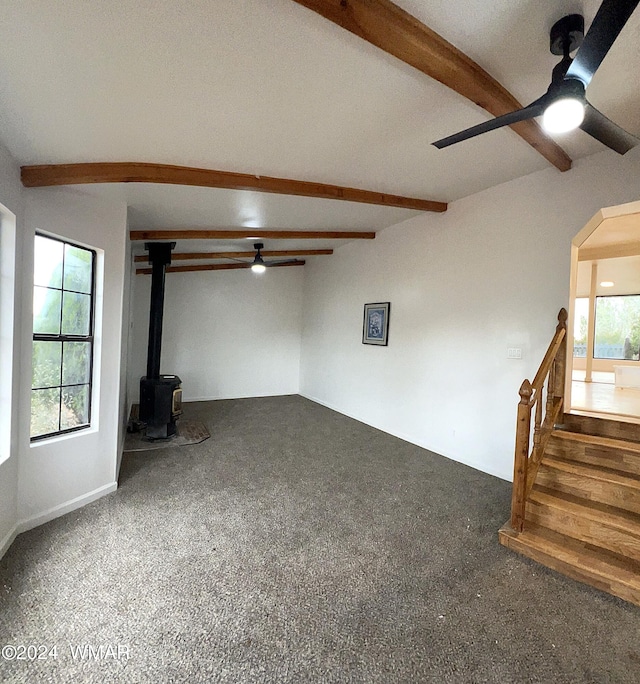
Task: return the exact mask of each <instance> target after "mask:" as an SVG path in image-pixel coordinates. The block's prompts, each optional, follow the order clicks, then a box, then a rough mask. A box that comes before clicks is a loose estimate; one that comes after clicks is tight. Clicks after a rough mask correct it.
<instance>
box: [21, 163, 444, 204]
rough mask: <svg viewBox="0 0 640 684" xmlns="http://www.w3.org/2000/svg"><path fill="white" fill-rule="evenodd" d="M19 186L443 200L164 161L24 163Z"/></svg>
mask: <svg viewBox="0 0 640 684" xmlns="http://www.w3.org/2000/svg"><path fill="white" fill-rule="evenodd" d="M21 179H22V184H23V185H24V186H25V187H27V188H42V187H49V186H52V185H78V184H85V183H168V184H172V185H192V186H196V187H202V188H225V189H228V190H253V191H256V192H270V193H275V194H279V195H298V196H301V197H316V198H321V199H332V200H344V201H346V202H362V203H364V204H378V205H382V206H387V207H399V208H402V209H415V210H417V211H435V212H443V211H446V210H447V204H446V203H445V202H435V201H433V200H426V199H419V198H415V197H402V196H400V195H389V194H387V193H383V192H373V191H371V190H359V189H357V188H348V187H343V186H340V185H327V184H326V183H313V182H309V181H300V180H291V179H289V178H273V177H271V176H256V175H252V174H248V173H231V172H229V171H214V170H213V169H198V168H193V167H189V166H171V165H168V164H146V163H142V162H97V163H87V164H42V165H38V166H23V167H22V169H21Z"/></svg>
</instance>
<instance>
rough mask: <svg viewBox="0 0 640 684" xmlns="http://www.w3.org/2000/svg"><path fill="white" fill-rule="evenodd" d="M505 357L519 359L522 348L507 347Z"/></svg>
mask: <svg viewBox="0 0 640 684" xmlns="http://www.w3.org/2000/svg"><path fill="white" fill-rule="evenodd" d="M507 358H508V359H521V358H522V349H521V348H520V347H507Z"/></svg>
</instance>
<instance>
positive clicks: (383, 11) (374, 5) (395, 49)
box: [294, 0, 571, 171]
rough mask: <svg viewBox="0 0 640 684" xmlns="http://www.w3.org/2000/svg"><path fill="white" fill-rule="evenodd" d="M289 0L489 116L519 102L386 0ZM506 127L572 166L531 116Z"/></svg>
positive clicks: (554, 159)
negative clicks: (364, 41)
mask: <svg viewBox="0 0 640 684" xmlns="http://www.w3.org/2000/svg"><path fill="white" fill-rule="evenodd" d="M294 2H297V3H298V4H299V5H303V6H304V7H308V8H309V9H311V10H313V11H314V12H317V13H318V14H320V15H322V16H323V17H325V19H328V20H329V21H332V22H333V23H334V24H338V26H341V27H342V28H344V29H346V30H347V31H350V32H351V33H354V34H355V35H356V36H359V37H360V38H362V39H364V40H366V41H368V42H369V43H372V44H373V45H375V46H376V47H378V48H380V49H381V50H384V51H385V52H387V53H389V54H390V55H393V56H394V57H397V58H398V59H401V60H402V61H403V62H406V63H407V64H409V65H411V66H412V67H415V68H416V69H418V70H419V71H422V73H424V74H426V75H427V76H430V77H431V78H434V79H435V80H436V81H439V82H440V83H442V84H444V85H446V86H447V87H448V88H451V89H452V90H455V91H456V92H457V93H459V94H460V95H462V96H463V97H466V98H467V99H468V100H471V102H474V103H475V104H477V105H478V106H480V107H482V108H483V109H485V110H486V111H488V112H489V113H490V114H492V115H493V116H501V115H502V114H508V113H509V112H513V111H515V110H516V109H520V108H521V107H522V105H521V104H520V102H518V100H516V98H515V97H514V96H513V95H512V94H511V93H510V92H509V91H508V90H507V89H506V88H504V87H503V86H502V85H500V83H498V81H496V80H495V79H494V78H493V77H492V76H490V75H489V74H488V73H487V72H486V71H485V70H484V69H483V68H482V67H481V66H480V65H478V64H476V63H475V62H474V61H473V60H472V59H470V58H469V57H467V55H465V54H464V53H463V52H461V51H460V50H458V48H456V47H455V46H453V45H452V44H451V43H449V42H448V41H446V40H445V39H444V38H443V37H442V36H440V35H439V34H437V33H436V32H435V31H433V30H431V29H430V28H429V27H428V26H426V25H425V24H423V23H422V22H420V21H418V19H416V18H415V17H414V16H412V15H411V14H409V13H408V12H405V11H404V10H403V9H401V8H400V7H398V6H397V5H395V4H394V3H393V2H391V1H390V0H294ZM478 123H481V122H478ZM511 128H513V130H514V131H515V132H516V133H517V134H518V135H519V136H520V137H521V138H523V139H524V140H526V141H527V142H528V143H529V145H531V146H532V147H533V148H534V149H535V150H536V151H538V152H539V153H540V154H541V155H542V156H543V157H544V158H545V159H547V160H548V161H549V162H551V163H552V164H553V165H554V166H555V167H557V168H558V169H560V171H568V170H569V169H570V168H571V158H570V157H569V156H568V155H567V154H566V152H565V151H564V150H563V149H562V148H561V147H560V146H559V145H557V144H556V143H555V142H554V141H553V140H551V138H549V137H548V136H547V135H545V133H544V132H543V130H542V128H541V127H540V126H539V124H538V123H537V122H536V121H535V120H533V119H531V120H529V121H523V122H521V123H518V124H513V125H512V126H511ZM452 133H455V131H452Z"/></svg>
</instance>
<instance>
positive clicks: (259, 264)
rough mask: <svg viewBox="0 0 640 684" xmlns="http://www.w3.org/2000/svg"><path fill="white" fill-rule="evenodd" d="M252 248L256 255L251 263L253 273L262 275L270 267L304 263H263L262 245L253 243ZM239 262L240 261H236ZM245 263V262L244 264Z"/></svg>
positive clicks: (291, 260) (289, 261) (297, 261)
mask: <svg viewBox="0 0 640 684" xmlns="http://www.w3.org/2000/svg"><path fill="white" fill-rule="evenodd" d="M253 248H254V249H255V250H256V255H255V257H254V258H253V261H252V262H251V270H252V271H253V272H254V273H264V272H265V270H266V269H267V268H269V267H271V266H282V265H283V264H297V263H304V262H302V261H300V260H299V259H285V260H283V261H265V260H264V259H263V258H262V254H261V250H263V249H264V244H263V243H262V242H255V243H254V245H253ZM236 261H240V259H236ZM244 263H246V262H244Z"/></svg>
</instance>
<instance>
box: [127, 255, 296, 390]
mask: <svg viewBox="0 0 640 684" xmlns="http://www.w3.org/2000/svg"><path fill="white" fill-rule="evenodd" d="M304 268H306V267H304ZM303 270H304V269H303V267H291V268H273V269H267V271H266V272H265V273H263V274H261V275H256V274H254V273H252V272H251V271H249V270H244V269H242V270H234V271H203V272H196V273H168V274H167V276H166V290H165V307H164V322H163V338H162V359H161V372H162V373H176V374H177V375H179V376H180V378H181V379H182V387H183V398H184V400H185V401H199V400H203V399H232V398H238V397H259V396H270V395H279V394H295V393H297V392H298V387H299V368H300V335H301V329H302V293H303ZM150 290H151V276H135V287H134V300H133V310H134V329H133V340H134V342H133V363H132V364H131V367H130V368H129V393H130V395H131V397H135V398H136V400H137V398H138V397H139V381H140V377H141V376H143V375H145V373H146V355H147V340H148V331H149V330H148V326H149V298H150Z"/></svg>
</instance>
